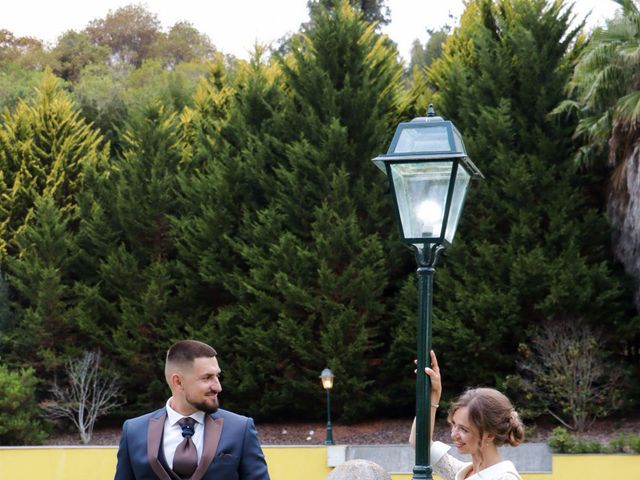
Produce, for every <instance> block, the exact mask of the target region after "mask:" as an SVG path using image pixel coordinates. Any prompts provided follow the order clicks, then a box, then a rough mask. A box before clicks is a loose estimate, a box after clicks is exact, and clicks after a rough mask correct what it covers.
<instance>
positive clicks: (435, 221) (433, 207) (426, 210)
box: [416, 200, 442, 237]
mask: <svg viewBox="0 0 640 480" xmlns="http://www.w3.org/2000/svg"><path fill="white" fill-rule="evenodd" d="M416 217H417V218H418V220H420V221H421V222H422V236H423V237H439V236H440V227H441V225H442V207H441V206H440V204H438V203H437V202H434V201H433V200H424V201H423V202H421V203H420V204H419V205H418V206H417V207H416Z"/></svg>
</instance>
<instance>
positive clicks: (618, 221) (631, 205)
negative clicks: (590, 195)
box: [607, 144, 640, 312]
mask: <svg viewBox="0 0 640 480" xmlns="http://www.w3.org/2000/svg"><path fill="white" fill-rule="evenodd" d="M621 166H622V168H624V169H625V171H624V172H620V173H621V174H622V179H623V181H622V182H620V184H619V185H620V188H613V189H612V190H611V193H610V194H609V201H608V205H607V213H608V214H609V218H610V219H611V224H612V227H613V235H612V245H613V253H614V255H615V257H616V259H618V260H619V261H620V262H621V263H622V264H623V265H624V268H625V270H626V271H627V273H628V274H629V275H631V277H633V278H634V279H635V286H634V303H635V306H636V309H637V310H638V311H639V312H640V144H637V145H636V147H635V148H634V149H633V150H632V151H631V155H630V157H629V158H628V159H627V161H626V162H623V163H622V164H621Z"/></svg>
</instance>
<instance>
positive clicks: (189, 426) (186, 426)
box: [178, 417, 196, 438]
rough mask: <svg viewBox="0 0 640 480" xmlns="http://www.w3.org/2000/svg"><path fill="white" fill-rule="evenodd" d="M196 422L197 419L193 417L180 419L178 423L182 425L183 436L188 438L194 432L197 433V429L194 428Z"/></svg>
mask: <svg viewBox="0 0 640 480" xmlns="http://www.w3.org/2000/svg"><path fill="white" fill-rule="evenodd" d="M195 423H196V421H195V420H194V419H193V418H191V417H184V418H181V419H180V420H178V425H180V428H182V436H183V437H185V438H188V437H192V436H193V434H194V433H195V430H194V429H193V426H194V425H195Z"/></svg>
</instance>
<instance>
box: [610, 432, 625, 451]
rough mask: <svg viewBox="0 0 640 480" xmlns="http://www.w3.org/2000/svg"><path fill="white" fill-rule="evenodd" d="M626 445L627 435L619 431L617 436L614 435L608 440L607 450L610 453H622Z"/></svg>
mask: <svg viewBox="0 0 640 480" xmlns="http://www.w3.org/2000/svg"><path fill="white" fill-rule="evenodd" d="M626 445H627V437H626V436H625V434H624V433H621V434H620V435H618V436H617V437H615V438H614V439H613V440H611V441H610V442H609V448H608V451H609V452H610V453H624V452H625V447H626Z"/></svg>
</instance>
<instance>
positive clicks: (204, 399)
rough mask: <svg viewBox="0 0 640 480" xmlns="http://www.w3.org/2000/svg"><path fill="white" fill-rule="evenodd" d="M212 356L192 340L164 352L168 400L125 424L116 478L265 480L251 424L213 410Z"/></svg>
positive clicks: (215, 377) (215, 378) (216, 373)
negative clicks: (156, 408) (163, 405)
mask: <svg viewBox="0 0 640 480" xmlns="http://www.w3.org/2000/svg"><path fill="white" fill-rule="evenodd" d="M216 355H217V354H216V351H215V350H214V349H213V348H211V347H210V346H209V345H207V344H205V343H202V342H198V341H195V340H184V341H181V342H178V343H175V344H174V345H172V346H171V348H169V351H168V352H167V359H166V363H165V378H166V380H167V383H168V384H169V387H170V388H171V394H172V396H171V398H169V400H167V404H166V406H165V407H164V408H161V409H160V410H157V411H155V412H152V413H148V414H146V415H143V416H141V417H137V418H133V419H130V420H127V421H126V422H124V426H123V428H122V437H121V439H120V447H119V448H118V465H117V467H116V475H115V480H157V479H160V480H186V479H189V480H269V472H268V471H267V464H266V462H265V459H264V455H263V453H262V449H261V448H260V443H259V442H258V436H257V433H256V429H255V426H254V424H253V420H252V419H251V418H248V417H244V416H241V415H237V414H235V413H232V412H229V411H226V410H222V409H220V408H218V407H219V403H218V394H219V393H220V392H221V391H222V386H221V385H220V373H221V371H220V367H219V365H218V360H217V358H216ZM196 457H197V460H196Z"/></svg>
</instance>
